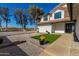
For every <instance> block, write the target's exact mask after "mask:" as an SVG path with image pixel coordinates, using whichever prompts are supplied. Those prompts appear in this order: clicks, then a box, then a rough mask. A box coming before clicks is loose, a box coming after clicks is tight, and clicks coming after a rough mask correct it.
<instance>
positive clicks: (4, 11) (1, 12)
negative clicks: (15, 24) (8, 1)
mask: <svg viewBox="0 0 79 59" xmlns="http://www.w3.org/2000/svg"><path fill="white" fill-rule="evenodd" d="M0 16H1V18H2V21H4V22H6V31H7V27H8V22H9V21H10V18H9V9H8V8H4V7H3V8H0Z"/></svg>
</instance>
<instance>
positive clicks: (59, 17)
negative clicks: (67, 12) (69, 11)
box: [53, 10, 64, 19]
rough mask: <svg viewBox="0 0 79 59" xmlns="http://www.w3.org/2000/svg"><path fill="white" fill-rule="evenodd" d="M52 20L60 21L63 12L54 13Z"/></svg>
mask: <svg viewBox="0 0 79 59" xmlns="http://www.w3.org/2000/svg"><path fill="white" fill-rule="evenodd" d="M53 18H54V19H61V18H64V11H63V10H58V11H56V12H55V13H54V15H53Z"/></svg>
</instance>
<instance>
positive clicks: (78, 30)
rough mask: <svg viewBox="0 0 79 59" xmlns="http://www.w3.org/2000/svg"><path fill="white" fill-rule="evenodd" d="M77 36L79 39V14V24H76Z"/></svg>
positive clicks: (78, 17) (78, 18) (78, 20)
mask: <svg viewBox="0 0 79 59" xmlns="http://www.w3.org/2000/svg"><path fill="white" fill-rule="evenodd" d="M78 13H79V12H78ZM76 35H77V37H78V39H79V14H77V22H76Z"/></svg>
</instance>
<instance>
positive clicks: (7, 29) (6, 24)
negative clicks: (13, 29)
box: [6, 22, 8, 31]
mask: <svg viewBox="0 0 79 59" xmlns="http://www.w3.org/2000/svg"><path fill="white" fill-rule="evenodd" d="M7 27H8V23H7V22H6V31H7V30H8V29H7Z"/></svg>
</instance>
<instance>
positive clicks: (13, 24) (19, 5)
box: [0, 3, 59, 28]
mask: <svg viewBox="0 0 79 59" xmlns="http://www.w3.org/2000/svg"><path fill="white" fill-rule="evenodd" d="M30 4H31V3H0V7H8V8H9V14H10V15H12V14H13V11H14V9H15V8H22V9H28V7H29V5H30ZM33 4H35V5H36V6H38V7H40V8H42V9H43V10H44V12H45V13H49V12H50V11H51V10H52V9H53V8H54V7H56V6H57V5H58V4H59V3H33ZM10 19H11V21H10V22H9V24H8V26H9V27H20V26H18V25H17V24H16V21H15V19H14V17H13V15H12V16H10ZM2 27H5V22H2ZM26 27H27V28H32V27H34V25H30V24H29V23H28V25H27V26H26Z"/></svg>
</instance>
